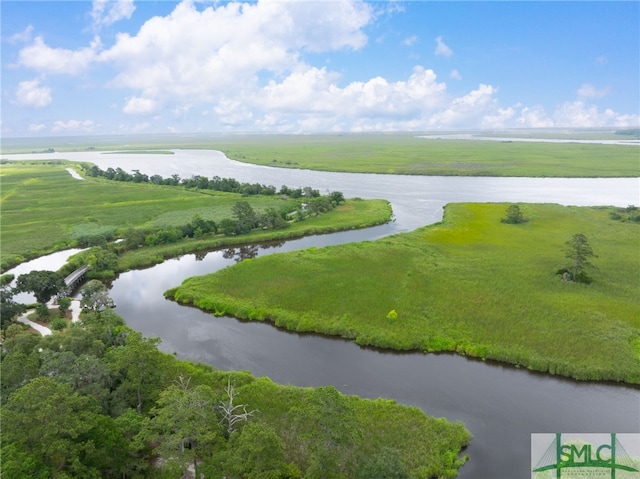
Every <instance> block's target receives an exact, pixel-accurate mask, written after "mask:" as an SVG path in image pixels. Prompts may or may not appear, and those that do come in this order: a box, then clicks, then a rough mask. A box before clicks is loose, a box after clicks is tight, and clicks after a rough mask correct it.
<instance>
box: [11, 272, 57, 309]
mask: <svg viewBox="0 0 640 479" xmlns="http://www.w3.org/2000/svg"><path fill="white" fill-rule="evenodd" d="M16 290H17V291H20V292H23V293H33V295H34V296H35V297H36V301H38V303H41V304H46V303H47V302H48V301H49V300H50V299H51V298H53V297H54V296H55V295H57V294H60V293H63V292H65V291H66V290H67V284H66V283H65V282H64V276H62V275H61V274H60V273H57V272H55V271H46V270H43V271H31V272H30V273H26V274H21V275H20V276H18V281H17V282H16Z"/></svg>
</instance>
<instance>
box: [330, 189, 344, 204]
mask: <svg viewBox="0 0 640 479" xmlns="http://www.w3.org/2000/svg"><path fill="white" fill-rule="evenodd" d="M329 198H330V199H331V202H332V203H335V204H336V205H339V204H340V203H344V195H343V194H342V192H341V191H332V192H331V194H330V195H329Z"/></svg>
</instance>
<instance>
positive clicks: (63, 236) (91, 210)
mask: <svg viewBox="0 0 640 479" xmlns="http://www.w3.org/2000/svg"><path fill="white" fill-rule="evenodd" d="M165 156H166V155H165ZM77 165H78V164H77V163H71V162H66V161H62V160H58V161H53V162H41V161H34V162H12V163H10V164H5V165H3V167H2V173H3V177H2V190H3V191H2V226H3V228H2V231H1V232H0V234H1V238H0V240H1V242H2V252H1V254H2V271H6V270H8V269H11V268H13V267H14V266H16V265H18V264H20V263H22V262H24V261H25V260H30V259H34V258H36V257H38V256H43V255H45V254H48V253H51V252H54V251H60V250H63V249H67V248H72V247H76V246H77V245H79V244H86V243H87V242H89V241H103V242H104V241H108V240H111V239H114V238H116V237H119V236H123V235H124V234H126V233H127V232H128V231H129V230H138V231H139V232H142V233H145V232H154V231H159V230H162V229H171V228H179V227H181V226H184V225H185V224H186V223H189V222H190V221H191V220H193V218H194V217H196V216H197V217H200V218H202V219H203V220H207V221H215V222H216V223H219V222H221V221H223V220H224V219H228V218H231V217H233V208H234V206H235V205H236V203H238V202H239V201H243V202H246V203H248V204H249V205H250V206H251V207H252V208H253V210H254V211H255V212H256V213H262V212H264V211H266V210H269V209H274V210H276V211H278V212H279V211H281V210H283V209H285V210H286V211H295V210H296V209H298V208H299V207H300V203H301V202H302V200H300V199H294V198H288V197H285V196H282V195H271V196H264V195H261V196H258V195H254V196H244V195H241V194H236V193H222V192H212V191H205V192H202V191H198V190H197V189H185V188H184V187H180V186H160V185H155V184H138V183H125V182H114V181H108V180H96V179H93V178H87V179H86V181H78V180H77V179H75V178H74V177H72V176H71V175H70V174H69V172H68V169H69V168H70V166H75V167H77ZM369 201H372V200H362V201H358V200H355V199H350V200H348V201H347V202H346V203H344V204H342V205H340V206H339V207H338V208H334V209H333V210H331V211H328V212H326V213H324V214H321V215H318V216H311V217H309V218H307V219H306V220H304V221H301V222H294V223H292V224H291V225H290V226H289V227H288V228H284V229H281V230H280V229H272V230H260V231H259V232H258V231H256V232H253V233H251V234H249V235H238V236H223V235H218V236H213V235H203V236H201V237H200V238H197V239H194V240H184V242H180V241H179V242H174V243H173V244H164V245H162V246H161V247H159V248H151V249H150V250H145V251H144V252H142V251H139V252H135V253H132V254H131V255H126V256H127V257H126V258H125V259H124V260H123V263H122V264H121V265H120V266H119V267H118V268H119V269H118V270H119V271H125V270H128V269H130V268H133V267H144V266H149V265H152V264H156V263H157V262H158V261H159V260H160V261H161V260H162V259H163V258H167V257H172V256H177V255H180V254H185V253H190V252H197V251H202V250H205V249H211V248H217V247H226V246H232V245H239V244H246V243H249V242H258V241H271V240H276V241H279V240H283V239H289V238H294V237H300V236H304V235H308V234H322V233H330V232H334V231H343V230H348V229H355V228H364V227H368V226H372V225H377V224H382V223H385V222H387V221H389V220H390V218H391V214H392V213H391V207H390V206H389V203H388V202H387V201H386V200H376V201H372V203H369Z"/></svg>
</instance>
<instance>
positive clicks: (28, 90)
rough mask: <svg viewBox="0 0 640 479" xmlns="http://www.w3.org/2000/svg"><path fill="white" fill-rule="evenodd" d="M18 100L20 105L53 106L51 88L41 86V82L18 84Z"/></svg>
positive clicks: (33, 81)
mask: <svg viewBox="0 0 640 479" xmlns="http://www.w3.org/2000/svg"><path fill="white" fill-rule="evenodd" d="M16 99H17V101H18V103H19V104H20V105H24V106H34V107H38V108H40V107H44V106H47V105H50V104H51V101H52V100H51V88H49V87H47V86H40V81H39V80H27V81H22V82H20V83H19V84H18V89H17V90H16Z"/></svg>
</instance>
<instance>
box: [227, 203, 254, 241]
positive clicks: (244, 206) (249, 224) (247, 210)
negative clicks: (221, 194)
mask: <svg viewBox="0 0 640 479" xmlns="http://www.w3.org/2000/svg"><path fill="white" fill-rule="evenodd" d="M232 210H233V217H234V218H235V219H236V223H237V225H238V232H239V233H240V234H243V233H248V232H249V231H251V230H252V229H253V228H255V227H256V213H255V211H254V210H253V208H252V207H251V205H250V204H249V203H248V202H247V201H238V202H237V203H236V204H235V205H233V209H232Z"/></svg>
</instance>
